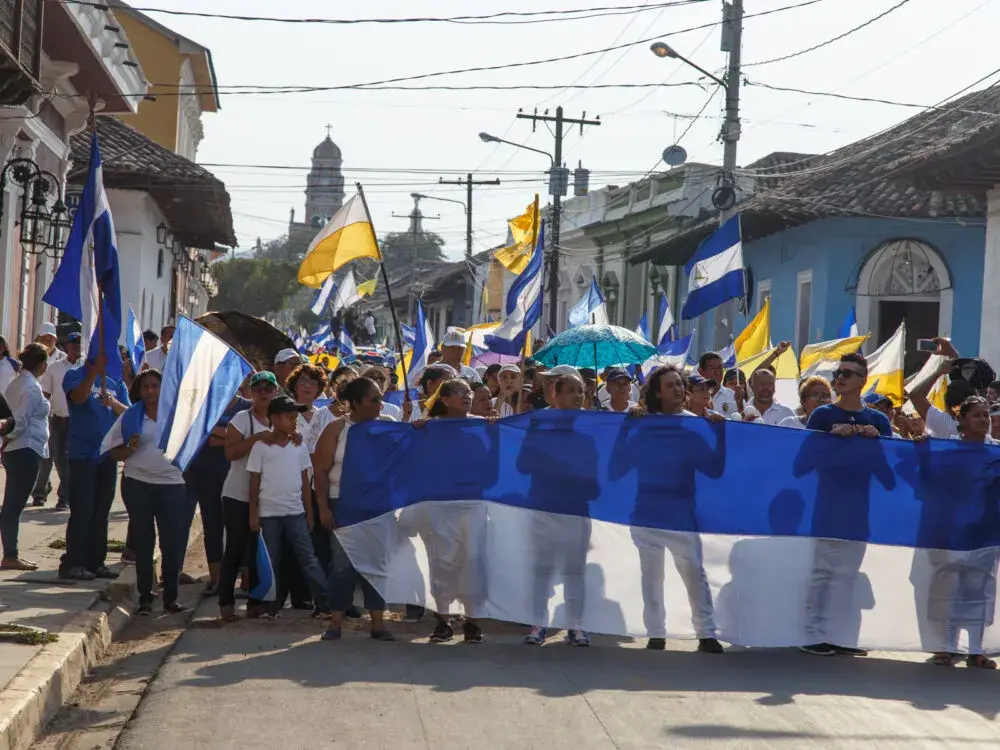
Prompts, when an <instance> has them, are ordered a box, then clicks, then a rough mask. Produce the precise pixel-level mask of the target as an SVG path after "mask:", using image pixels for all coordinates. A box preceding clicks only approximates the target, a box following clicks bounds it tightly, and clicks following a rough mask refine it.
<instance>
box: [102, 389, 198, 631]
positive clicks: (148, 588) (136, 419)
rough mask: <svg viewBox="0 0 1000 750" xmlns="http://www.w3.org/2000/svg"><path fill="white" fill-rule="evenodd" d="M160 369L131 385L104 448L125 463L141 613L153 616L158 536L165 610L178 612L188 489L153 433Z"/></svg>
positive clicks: (124, 495) (180, 608) (124, 489)
mask: <svg viewBox="0 0 1000 750" xmlns="http://www.w3.org/2000/svg"><path fill="white" fill-rule="evenodd" d="M162 380H163V376H162V375H160V372H159V370H143V371H142V372H140V373H139V374H138V375H136V377H135V380H134V381H133V382H132V388H131V391H130V393H129V400H130V401H132V406H130V407H129V408H128V409H126V410H125V411H124V412H123V413H122V415H121V416H120V417H118V419H117V421H116V422H115V424H114V425H113V426H112V427H111V430H110V431H109V432H108V435H107V436H106V437H105V438H104V443H103V444H102V446H101V448H102V453H103V452H105V451H104V449H105V448H109V449H110V450H109V452H110V454H111V458H113V459H114V460H115V461H124V462H125V471H124V478H123V479H122V499H123V500H124V501H125V507H126V509H127V510H128V515H129V521H130V526H131V530H132V545H133V549H134V551H135V556H136V557H135V574H136V581H137V586H138V589H139V610H138V614H140V615H146V616H148V615H151V614H152V612H153V545H154V544H155V543H156V537H157V532H159V538H160V555H161V557H162V563H163V611H164V612H171V613H174V612H182V611H183V610H184V607H183V606H182V605H181V604H180V603H178V601H177V594H178V583H179V580H178V579H179V576H180V572H181V557H180V551H181V543H182V541H183V540H182V533H183V519H184V503H185V499H186V497H187V487H186V486H185V484H184V475H183V473H182V472H181V470H180V469H178V468H177V467H176V466H174V465H173V464H172V463H170V462H169V461H167V460H166V459H165V458H164V457H163V451H162V450H161V449H160V447H159V442H158V440H157V435H156V417H157V413H158V409H159V403H160V383H161V381H162Z"/></svg>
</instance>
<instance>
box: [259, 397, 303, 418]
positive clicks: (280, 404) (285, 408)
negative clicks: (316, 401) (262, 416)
mask: <svg viewBox="0 0 1000 750" xmlns="http://www.w3.org/2000/svg"><path fill="white" fill-rule="evenodd" d="M308 408H309V407H308V406H306V405H305V404H297V403H295V401H293V400H292V399H290V398H289V397H288V396H284V395H282V396H275V397H274V398H273V399H271V403H269V404H268V405H267V413H268V414H285V413H288V412H292V411H297V412H299V413H301V412H304V411H306V410H307V409H308Z"/></svg>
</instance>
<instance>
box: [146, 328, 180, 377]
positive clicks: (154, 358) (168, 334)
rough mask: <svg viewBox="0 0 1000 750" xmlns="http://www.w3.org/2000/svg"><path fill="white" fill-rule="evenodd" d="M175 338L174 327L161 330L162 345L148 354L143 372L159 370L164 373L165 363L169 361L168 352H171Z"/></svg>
mask: <svg viewBox="0 0 1000 750" xmlns="http://www.w3.org/2000/svg"><path fill="white" fill-rule="evenodd" d="M173 338H174V326H172V325H166V326H163V328H162V329H161V330H160V345H159V346H158V347H156V348H155V349H150V350H149V351H148V352H146V358H145V360H144V361H143V365H142V369H143V370H159V371H160V372H163V363H164V362H166V361H167V352H168V351H170V342H171V341H173Z"/></svg>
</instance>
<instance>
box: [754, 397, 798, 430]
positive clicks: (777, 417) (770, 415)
mask: <svg viewBox="0 0 1000 750" xmlns="http://www.w3.org/2000/svg"><path fill="white" fill-rule="evenodd" d="M757 412H758V413H760V410H759V409H757ZM794 416H795V410H794V409H789V408H788V407H787V406H785V405H784V404H779V403H778V402H777V401H772V402H771V405H770V406H769V407H768V408H767V411H766V412H764V414H763V415H762V416H761V418H760V419H758V420H754V421H755V422H757V423H758V424H769V425H780V424H781V423H782V421H783V420H785V419H788V418H789V417H794Z"/></svg>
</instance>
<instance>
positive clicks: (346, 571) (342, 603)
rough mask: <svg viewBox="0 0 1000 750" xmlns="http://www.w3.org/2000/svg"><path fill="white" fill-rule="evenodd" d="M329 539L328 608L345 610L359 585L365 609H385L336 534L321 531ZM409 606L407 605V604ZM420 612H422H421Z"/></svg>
mask: <svg viewBox="0 0 1000 750" xmlns="http://www.w3.org/2000/svg"><path fill="white" fill-rule="evenodd" d="M323 533H324V534H326V535H327V537H328V539H329V546H330V550H331V552H332V559H331V562H330V609H332V610H333V611H334V612H346V611H347V610H348V609H350V608H351V606H352V605H353V604H354V587H355V586H358V585H360V586H361V593H362V595H363V596H364V599H365V609H367V610H369V611H374V612H381V611H382V610H384V609H385V599H383V598H382V595H381V594H380V593H379V592H378V591H376V590H375V587H374V586H372V585H371V583H369V581H368V579H367V578H365V577H364V576H362V575H361V574H360V573H359V572H358V571H357V570H356V569H355V568H354V566H353V565H351V558H350V557H348V556H347V552H345V551H344V548H343V546H342V545H341V544H340V540H339V539H337V535H336V534H331V533H328V532H327V531H326V530H324V532H323ZM407 606H409V605H407ZM421 614H423V613H422V612H421Z"/></svg>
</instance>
